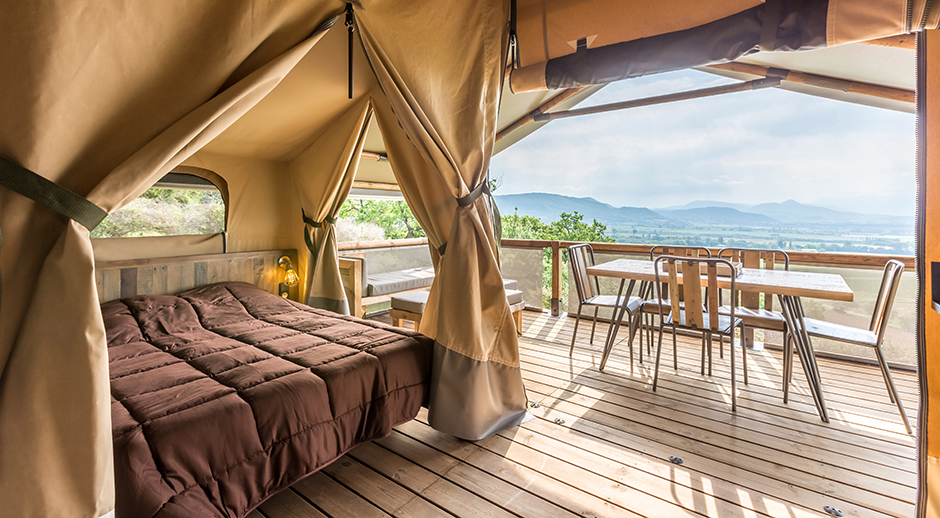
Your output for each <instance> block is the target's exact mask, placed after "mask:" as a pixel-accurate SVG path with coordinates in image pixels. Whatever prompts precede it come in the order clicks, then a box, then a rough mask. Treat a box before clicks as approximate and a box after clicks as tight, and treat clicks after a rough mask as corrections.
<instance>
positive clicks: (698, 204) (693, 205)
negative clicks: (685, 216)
mask: <svg viewBox="0 0 940 518" xmlns="http://www.w3.org/2000/svg"><path fill="white" fill-rule="evenodd" d="M706 207H729V208H732V209H737V210H739V211H742V212H747V210H748V209H750V208H751V207H753V205H748V204H746V203H728V202H726V201H709V200H695V201H691V202H689V203H686V204H685V205H673V206H671V207H663V208H661V209H653V210H654V211H656V212H659V213H660V214H661V213H662V212H663V211H667V210H682V209H703V208H706Z"/></svg>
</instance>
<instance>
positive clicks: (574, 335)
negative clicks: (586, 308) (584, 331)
mask: <svg viewBox="0 0 940 518" xmlns="http://www.w3.org/2000/svg"><path fill="white" fill-rule="evenodd" d="M580 322H581V303H580V302H579V303H578V312H577V313H576V314H575V316H574V332H572V333H571V349H570V350H569V351H568V357H569V358H571V357H572V356H574V339H575V338H577V337H578V324H579V323H580Z"/></svg>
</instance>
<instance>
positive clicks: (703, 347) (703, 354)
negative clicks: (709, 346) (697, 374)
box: [702, 333, 708, 376]
mask: <svg viewBox="0 0 940 518" xmlns="http://www.w3.org/2000/svg"><path fill="white" fill-rule="evenodd" d="M706 354H708V353H706V352H705V333H702V376H704V375H705V355H706Z"/></svg>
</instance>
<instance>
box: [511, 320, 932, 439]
mask: <svg viewBox="0 0 940 518" xmlns="http://www.w3.org/2000/svg"><path fill="white" fill-rule="evenodd" d="M523 340H525V338H524V339H523ZM562 340H563V338H562ZM684 349H685V348H680V349H679V351H680V356H681V357H685V358H688V360H686V361H687V362H688V363H687V365H685V366H684V367H683V368H682V369H680V370H679V371H678V373H677V372H675V371H671V369H670V371H671V374H670V375H661V376H660V385H661V386H663V387H665V388H667V389H674V390H675V391H676V393H677V394H678V395H679V397H683V398H685V399H686V400H688V399H689V398H693V399H694V398H699V397H701V398H706V399H712V400H715V401H722V402H724V401H725V397H726V396H725V392H724V390H723V389H722V388H721V386H720V385H718V384H716V383H715V381H711V380H710V379H709V378H700V377H698V375H697V372H698V368H696V367H693V365H697V363H693V362H697V361H698V357H697V353H689V354H688V355H683V351H684ZM581 350H582V349H580V348H576V353H575V359H574V364H575V365H581V366H587V367H589V366H591V363H590V362H583V361H582V362H579V361H577V360H578V358H579V357H580V355H581V354H583V353H581ZM533 351H534V348H528V347H527V348H526V349H525V350H523V354H528V353H531V352H533ZM614 351H615V354H612V355H611V360H610V363H609V365H610V367H608V369H606V371H605V374H609V373H615V372H629V363H628V362H627V361H626V360H625V359H624V358H622V357H621V356H620V355H619V354H618V353H617V349H615V350H614ZM565 352H567V349H565ZM542 354H543V356H546V357H549V356H550V357H554V356H558V355H559V351H558V350H557V349H555V350H551V351H546V352H545V353H542ZM598 355H599V353H598ZM648 366H649V364H648V363H647V367H648ZM675 374H679V375H678V376H676V375H675ZM693 374H694V376H693ZM585 375H592V373H591V372H590V371H586V374H585ZM638 375H639V376H650V375H651V374H650V373H648V371H646V372H644V371H642V370H640V371H639V372H638ZM727 376H728V371H727V370H726V368H725V366H724V364H723V363H722V362H717V363H716V364H715V378H713V379H714V380H721V381H722V382H726V381H727V380H728V378H727ZM645 383H646V382H645V379H644V384H645ZM742 402H746V403H744V406H745V407H746V408H750V409H752V410H753V411H754V412H756V415H763V414H770V415H773V414H780V413H783V414H784V415H800V418H801V419H807V423H808V424H810V425H813V426H821V427H825V428H826V429H832V428H837V429H843V430H848V431H852V432H853V433H855V434H857V435H863V436H865V437H868V438H872V439H880V440H882V441H891V442H892V443H894V444H898V445H900V446H903V447H904V448H911V447H913V445H914V442H913V440H912V438H911V437H910V436H908V435H907V434H906V433H904V431H903V426H902V425H901V424H900V422H898V421H897V420H895V421H894V422H882V423H881V426H880V427H879V428H878V429H875V430H873V429H871V428H870V426H869V425H870V424H872V423H871V422H868V423H866V422H865V421H864V420H860V419H855V418H853V415H852V414H851V413H849V412H845V411H844V410H840V412H837V413H836V414H835V415H834V416H833V417H832V420H831V422H830V423H829V424H828V425H826V424H824V423H822V422H821V421H819V420H818V418H817V419H815V420H813V419H812V417H813V416H816V415H817V414H816V410H815V406H814V404H813V403H812V399H811V398H810V396H809V395H808V389H804V390H803V391H802V393H801V397H796V396H794V397H793V398H791V401H790V404H784V403H783V401H782V399H781V396H780V391H779V387H772V386H771V387H764V386H761V385H760V384H757V383H752V384H751V386H750V387H748V390H746V391H743V392H742V393H741V394H740V395H739V403H742ZM705 403H706V404H707V402H705ZM723 404H724V403H723ZM739 413H740V412H739ZM887 425H890V427H891V429H892V430H893V433H889V434H887V435H886V432H889V431H890V430H886V429H885V427H886V426H887ZM895 434H896V435H895ZM907 451H909V450H907Z"/></svg>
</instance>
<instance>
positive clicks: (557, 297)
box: [552, 241, 561, 317]
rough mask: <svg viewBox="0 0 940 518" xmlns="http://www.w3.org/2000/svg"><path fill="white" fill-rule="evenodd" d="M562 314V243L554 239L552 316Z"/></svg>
mask: <svg viewBox="0 0 940 518" xmlns="http://www.w3.org/2000/svg"><path fill="white" fill-rule="evenodd" d="M558 315H561V243H560V242H558V241H552V316H553V317H557V316H558Z"/></svg>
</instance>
